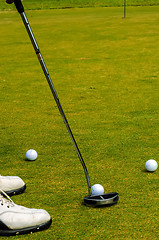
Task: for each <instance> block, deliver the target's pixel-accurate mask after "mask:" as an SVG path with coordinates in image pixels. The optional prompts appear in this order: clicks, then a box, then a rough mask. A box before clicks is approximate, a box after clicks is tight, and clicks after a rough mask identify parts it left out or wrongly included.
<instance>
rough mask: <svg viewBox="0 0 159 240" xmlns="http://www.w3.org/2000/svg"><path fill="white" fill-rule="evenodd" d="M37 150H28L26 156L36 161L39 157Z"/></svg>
mask: <svg viewBox="0 0 159 240" xmlns="http://www.w3.org/2000/svg"><path fill="white" fill-rule="evenodd" d="M37 156H38V154H37V152H36V151H35V150H34V149H29V150H28V151H27V152H26V158H27V159H28V160H30V161H34V160H36V159H37Z"/></svg>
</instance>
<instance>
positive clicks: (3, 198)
mask: <svg viewBox="0 0 159 240" xmlns="http://www.w3.org/2000/svg"><path fill="white" fill-rule="evenodd" d="M0 204H1V205H2V206H3V205H4V204H6V205H7V207H8V208H9V207H13V206H14V202H13V201H12V199H11V198H10V197H9V196H8V195H7V194H6V193H5V192H4V191H3V190H2V189H0Z"/></svg>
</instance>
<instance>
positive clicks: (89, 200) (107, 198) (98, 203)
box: [84, 192, 119, 207]
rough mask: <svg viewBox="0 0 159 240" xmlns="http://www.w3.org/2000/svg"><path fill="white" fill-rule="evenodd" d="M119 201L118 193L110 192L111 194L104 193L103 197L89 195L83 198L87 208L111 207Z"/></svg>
mask: <svg viewBox="0 0 159 240" xmlns="http://www.w3.org/2000/svg"><path fill="white" fill-rule="evenodd" d="M118 200H119V196H118V193H116V192H112V193H106V194H103V195H98V196H94V195H89V196H86V197H84V203H85V204H86V205H88V206H92V207H106V206H111V205H113V204H115V203H117V202H118Z"/></svg>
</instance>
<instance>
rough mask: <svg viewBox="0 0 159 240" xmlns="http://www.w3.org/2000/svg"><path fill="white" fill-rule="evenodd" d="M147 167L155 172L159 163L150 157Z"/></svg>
mask: <svg viewBox="0 0 159 240" xmlns="http://www.w3.org/2000/svg"><path fill="white" fill-rule="evenodd" d="M145 168H146V170H147V171H149V172H154V171H156V169H157V168H158V164H157V162H156V161H155V160H154V159H150V160H148V161H147V162H146V164H145Z"/></svg>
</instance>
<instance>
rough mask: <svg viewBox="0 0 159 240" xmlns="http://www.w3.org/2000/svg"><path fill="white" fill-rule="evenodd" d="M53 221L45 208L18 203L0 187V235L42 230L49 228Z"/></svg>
mask: <svg viewBox="0 0 159 240" xmlns="http://www.w3.org/2000/svg"><path fill="white" fill-rule="evenodd" d="M51 222H52V220H51V217H50V215H49V214H48V212H46V211H45V210H43V209H35V208H26V207H23V206H20V205H16V204H15V203H14V202H13V201H12V200H11V199H10V197H9V196H8V195H7V194H6V193H5V192H4V191H2V190H1V189H0V236H13V235H20V234H26V233H31V232H37V231H41V230H44V229H46V228H48V227H49V226H50V225H51Z"/></svg>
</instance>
